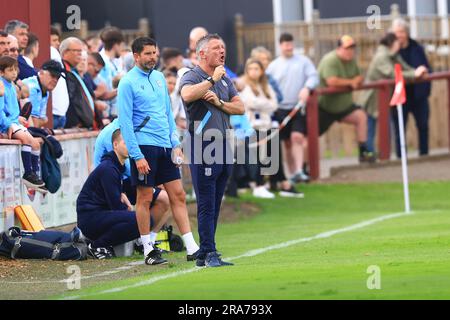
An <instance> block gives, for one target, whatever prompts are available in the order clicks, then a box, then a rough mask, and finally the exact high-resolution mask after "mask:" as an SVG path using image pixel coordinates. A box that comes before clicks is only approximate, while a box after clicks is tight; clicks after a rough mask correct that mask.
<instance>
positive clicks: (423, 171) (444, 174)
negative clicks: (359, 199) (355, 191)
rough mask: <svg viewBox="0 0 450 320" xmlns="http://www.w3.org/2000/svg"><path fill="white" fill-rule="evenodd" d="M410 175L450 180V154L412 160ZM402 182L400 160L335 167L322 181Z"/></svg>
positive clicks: (412, 180) (433, 179)
mask: <svg viewBox="0 0 450 320" xmlns="http://www.w3.org/2000/svg"><path fill="white" fill-rule="evenodd" d="M408 176H409V180H410V181H411V182H416V181H450V156H434V157H426V158H420V159H415V160H410V161H409V164H408ZM383 182H402V169H401V162H400V161H393V162H385V163H378V164H374V165H363V166H348V167H340V168H333V169H332V170H331V177H330V178H328V179H323V180H321V181H320V183H332V184H336V183H383Z"/></svg>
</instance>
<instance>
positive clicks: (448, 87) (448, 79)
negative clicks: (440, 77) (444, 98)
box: [447, 78, 450, 151]
mask: <svg viewBox="0 0 450 320" xmlns="http://www.w3.org/2000/svg"><path fill="white" fill-rule="evenodd" d="M448 90H450V78H447V93H448V148H449V151H450V91H448Z"/></svg>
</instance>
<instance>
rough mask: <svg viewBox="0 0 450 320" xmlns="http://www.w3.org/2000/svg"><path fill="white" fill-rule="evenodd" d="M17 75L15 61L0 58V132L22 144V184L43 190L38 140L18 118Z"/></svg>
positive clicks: (22, 120) (7, 57) (5, 57)
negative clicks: (0, 85) (2, 92)
mask: <svg viewBox="0 0 450 320" xmlns="http://www.w3.org/2000/svg"><path fill="white" fill-rule="evenodd" d="M18 73H19V68H18V63H17V60H16V59H14V58H12V57H9V56H3V57H0V81H2V82H3V86H4V94H3V96H1V97H0V132H1V133H7V135H8V139H17V140H20V142H21V143H22V152H21V155H22V162H23V168H24V170H25V173H24V175H23V177H22V179H23V182H24V184H25V185H26V186H27V187H29V188H33V189H39V188H44V185H45V184H44V182H43V181H42V180H41V179H40V177H39V172H40V169H39V156H40V144H39V140H37V139H35V138H33V136H31V134H30V133H29V132H28V130H27V129H26V128H25V126H24V124H26V119H25V118H23V117H20V116H19V114H20V108H19V103H18V101H17V92H16V88H15V85H14V80H16V78H17V75H18Z"/></svg>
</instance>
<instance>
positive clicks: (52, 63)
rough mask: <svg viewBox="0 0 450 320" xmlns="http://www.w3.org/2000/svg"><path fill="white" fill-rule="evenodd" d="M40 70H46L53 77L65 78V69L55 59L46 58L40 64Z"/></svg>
mask: <svg viewBox="0 0 450 320" xmlns="http://www.w3.org/2000/svg"><path fill="white" fill-rule="evenodd" d="M42 70H47V71H48V72H50V74H51V75H52V76H54V77H57V78H59V77H63V78H64V79H65V78H66V70H64V68H63V67H62V66H61V64H60V63H59V62H58V61H56V60H48V61H46V62H44V64H43V65H42Z"/></svg>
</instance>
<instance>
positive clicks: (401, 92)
mask: <svg viewBox="0 0 450 320" xmlns="http://www.w3.org/2000/svg"><path fill="white" fill-rule="evenodd" d="M405 102H406V90H405V79H403V72H402V66H401V65H400V64H398V63H397V64H396V65H395V90H394V95H393V97H392V100H391V106H393V107H395V106H398V105H399V104H404V103H405Z"/></svg>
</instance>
